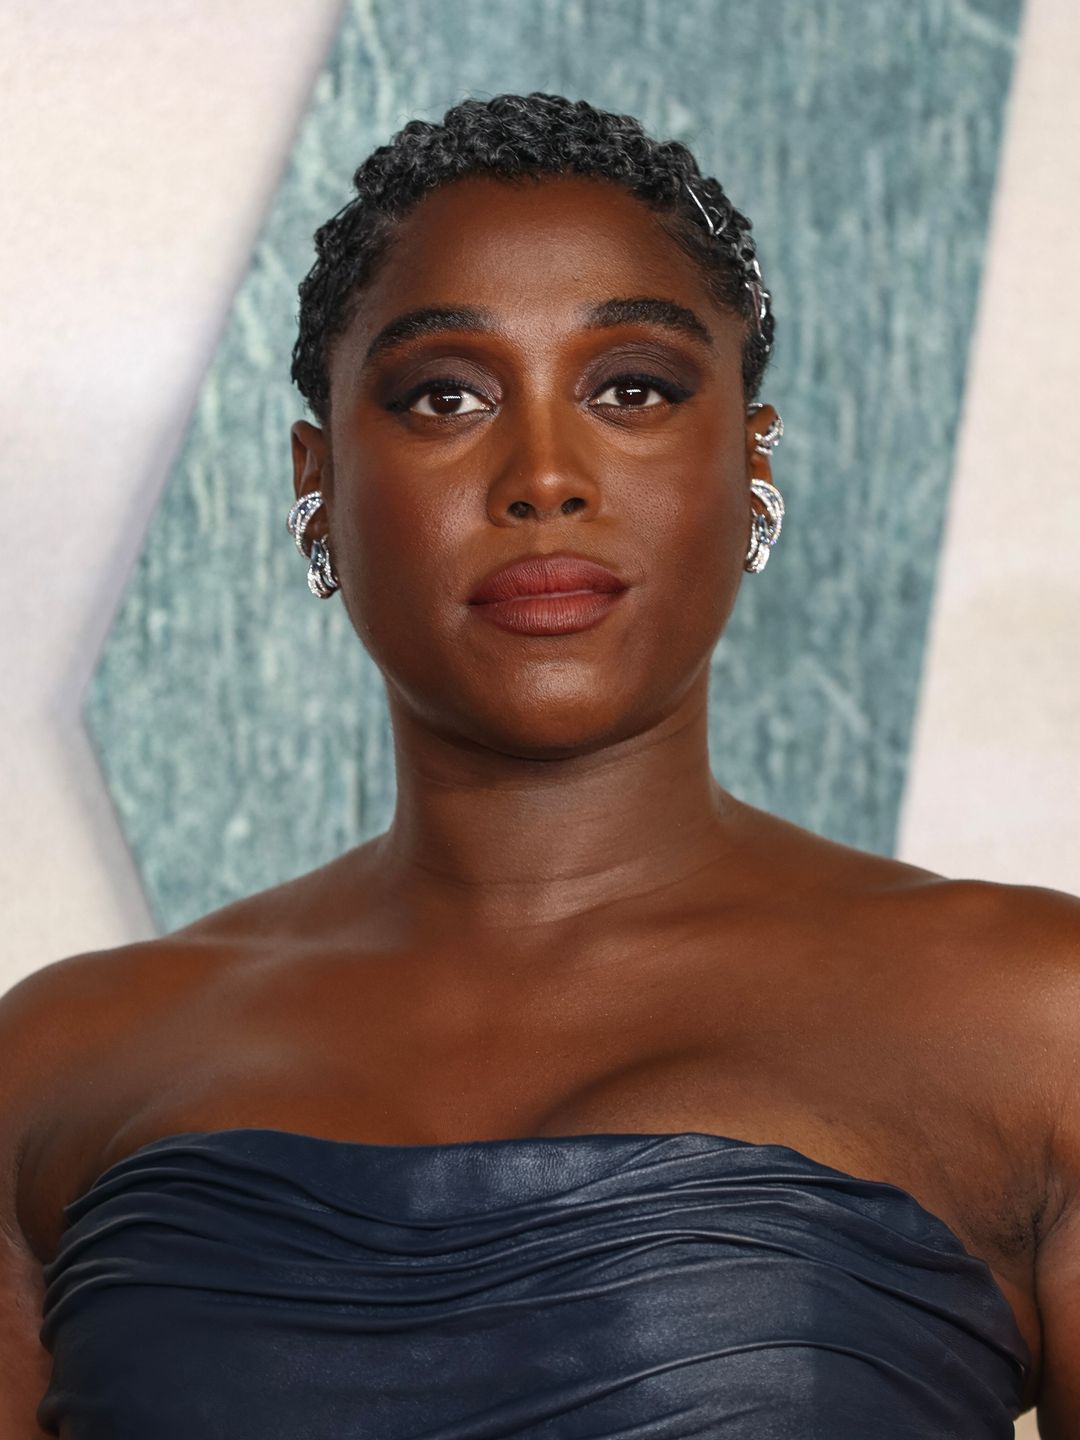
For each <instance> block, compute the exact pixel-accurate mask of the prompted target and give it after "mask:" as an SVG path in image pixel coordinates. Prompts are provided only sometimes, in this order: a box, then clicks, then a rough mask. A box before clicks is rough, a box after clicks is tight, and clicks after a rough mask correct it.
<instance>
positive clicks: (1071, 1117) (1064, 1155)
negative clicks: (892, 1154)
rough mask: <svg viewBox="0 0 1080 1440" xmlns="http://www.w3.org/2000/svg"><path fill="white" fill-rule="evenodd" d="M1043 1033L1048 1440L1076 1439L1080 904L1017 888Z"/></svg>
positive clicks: (1037, 1075) (1037, 1063)
mask: <svg viewBox="0 0 1080 1440" xmlns="http://www.w3.org/2000/svg"><path fill="white" fill-rule="evenodd" d="M1018 894H1019V897H1020V906H1021V911H1022V914H1021V917H1020V918H1021V919H1022V921H1023V933H1024V941H1025V959H1026V960H1027V962H1028V969H1029V972H1030V976H1031V983H1030V985H1029V987H1028V989H1027V996H1028V997H1029V998H1033V1000H1034V1015H1033V1017H1032V1018H1033V1019H1034V1020H1035V1021H1036V1025H1037V1028H1027V1030H1026V1034H1025V1036H1024V1038H1025V1041H1026V1044H1027V1048H1028V1050H1029V1052H1030V1053H1029V1057H1028V1058H1029V1065H1030V1070H1031V1074H1032V1080H1033V1083H1034V1084H1035V1086H1036V1087H1037V1090H1038V1093H1039V1095H1040V1098H1041V1101H1042V1106H1043V1113H1044V1115H1045V1130H1044V1134H1045V1136H1046V1150H1047V1166H1046V1173H1047V1187H1046V1195H1045V1203H1044V1205H1043V1211H1042V1214H1041V1216H1040V1217H1039V1222H1038V1227H1037V1235H1036V1240H1037V1248H1036V1257H1035V1298H1036V1303H1037V1305H1038V1310H1039V1319H1040V1323H1041V1329H1042V1367H1041V1371H1042V1373H1041V1384H1040V1390H1039V1397H1038V1404H1037V1414H1038V1422H1039V1433H1040V1435H1041V1436H1042V1440H1080V899H1078V898H1077V897H1075V896H1072V895H1067V894H1065V893H1064V892H1062V891H1057V890H1048V889H1037V888H1034V887H1031V888H1024V889H1022V890H1019V891H1018Z"/></svg>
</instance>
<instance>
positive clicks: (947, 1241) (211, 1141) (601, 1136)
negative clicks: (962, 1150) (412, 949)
mask: <svg viewBox="0 0 1080 1440" xmlns="http://www.w3.org/2000/svg"><path fill="white" fill-rule="evenodd" d="M245 1138H247V1139H250V1140H252V1141H254V1142H255V1143H262V1142H275V1143H278V1144H282V1145H286V1146H293V1147H295V1148H298V1149H304V1148H306V1149H308V1150H309V1151H319V1150H321V1151H324V1152H326V1153H328V1154H330V1153H338V1154H346V1155H355V1156H356V1157H357V1158H360V1159H362V1158H369V1159H371V1160H372V1161H377V1162H378V1163H379V1165H380V1167H382V1165H383V1164H384V1162H393V1161H396V1160H410V1159H413V1160H416V1161H417V1162H418V1163H422V1162H424V1161H427V1160H431V1161H433V1162H434V1161H437V1160H439V1159H440V1158H441V1157H444V1156H453V1155H456V1154H460V1155H461V1156H462V1157H463V1158H466V1159H467V1158H468V1157H469V1156H470V1155H475V1154H476V1152H483V1151H485V1150H487V1151H492V1152H507V1151H508V1152H515V1151H521V1152H522V1153H523V1154H529V1153H530V1152H531V1153H533V1154H536V1153H538V1152H540V1151H542V1150H543V1149H544V1148H545V1147H547V1148H555V1147H559V1146H569V1147H573V1148H575V1149H576V1148H578V1147H587V1146H589V1145H593V1146H597V1147H599V1148H601V1149H606V1150H613V1149H615V1148H617V1147H633V1146H637V1147H639V1148H641V1147H645V1146H648V1145H650V1144H652V1145H662V1144H665V1143H668V1144H672V1145H677V1143H678V1142H680V1141H686V1140H690V1141H694V1140H705V1141H709V1142H712V1144H713V1145H716V1146H720V1147H723V1148H725V1149H738V1150H741V1151H744V1152H745V1151H752V1152H755V1153H757V1154H760V1155H762V1156H774V1157H776V1158H777V1159H781V1158H783V1157H787V1159H788V1161H789V1162H793V1163H794V1164H795V1165H796V1166H798V1167H800V1168H803V1169H805V1170H807V1171H809V1172H811V1173H813V1174H816V1175H820V1176H822V1177H823V1178H825V1179H832V1180H835V1181H840V1182H845V1183H848V1184H851V1185H855V1186H858V1187H859V1188H860V1189H862V1190H864V1191H867V1190H868V1191H871V1192H873V1193H876V1194H878V1195H880V1196H881V1197H882V1198H883V1199H885V1198H888V1197H892V1198H893V1199H894V1200H895V1201H899V1202H900V1203H902V1204H903V1205H904V1206H905V1207H908V1208H909V1210H910V1212H911V1213H912V1214H913V1215H915V1216H917V1217H918V1219H919V1221H920V1223H921V1224H922V1226H923V1230H924V1232H925V1233H924V1238H928V1237H929V1238H931V1243H933V1241H936V1243H937V1247H938V1248H940V1249H942V1250H943V1251H944V1252H946V1253H951V1254H952V1255H954V1256H956V1257H957V1258H962V1259H964V1260H965V1261H967V1262H973V1263H974V1264H975V1265H976V1266H978V1267H980V1268H981V1270H982V1272H983V1278H984V1281H985V1284H986V1285H987V1286H988V1287H989V1290H990V1291H991V1292H992V1293H993V1295H994V1296H995V1298H996V1301H997V1303H998V1304H999V1305H1000V1306H1001V1307H1002V1310H1003V1313H1004V1314H1005V1315H1006V1316H1007V1317H1008V1320H1009V1321H1010V1322H1011V1326H1012V1330H1013V1333H1014V1337H1015V1339H1016V1341H1017V1342H1018V1344H1019V1346H1020V1347H1021V1348H1022V1350H1023V1353H1024V1355H1025V1356H1026V1357H1027V1360H1026V1364H1027V1365H1028V1366H1030V1363H1031V1352H1030V1349H1029V1347H1028V1344H1027V1341H1026V1339H1025V1337H1024V1334H1023V1332H1022V1331H1021V1329H1020V1326H1019V1323H1018V1321H1017V1319H1016V1314H1015V1311H1014V1310H1013V1307H1012V1302H1011V1301H1010V1300H1009V1298H1008V1296H1007V1295H1006V1294H1005V1292H1004V1290H1003V1289H1002V1288H1001V1286H1000V1284H999V1283H998V1280H997V1277H996V1276H995V1274H994V1272H993V1270H992V1269H991V1268H990V1265H989V1263H988V1262H987V1261H986V1260H984V1259H983V1258H982V1256H980V1255H976V1254H975V1253H974V1252H973V1251H971V1250H969V1249H968V1247H967V1245H966V1244H965V1242H964V1241H963V1240H962V1239H961V1238H960V1236H959V1235H958V1234H957V1233H956V1231H955V1230H954V1229H953V1228H952V1226H950V1225H949V1224H948V1223H947V1221H945V1220H943V1219H942V1218H941V1216H940V1215H937V1214H935V1213H934V1211H932V1210H928V1209H927V1207H926V1206H925V1205H924V1204H923V1203H922V1201H921V1200H918V1199H916V1197H915V1196H914V1195H913V1194H912V1193H911V1191H910V1190H905V1189H904V1188H903V1187H902V1186H900V1185H894V1184H893V1183H892V1182H891V1181H889V1180H873V1179H870V1178H868V1177H866V1176H862V1175H855V1174H853V1173H852V1172H851V1171H849V1170H840V1169H837V1168H836V1166H833V1165H827V1164H826V1163H825V1162H824V1161H823V1160H817V1159H815V1158H814V1157H813V1156H812V1155H808V1154H806V1152H805V1151H803V1150H797V1149H796V1148H795V1147H794V1146H793V1145H782V1144H779V1143H777V1142H772V1141H764V1142H761V1141H754V1140H743V1139H739V1138H737V1137H736V1136H733V1135H718V1134H716V1133H715V1132H714V1131H710V1130H675V1131H656V1130H647V1131H627V1130H613V1131H595V1132H594V1131H584V1132H577V1133H575V1134H571V1135H510V1136H498V1137H495V1138H493V1139H484V1140H442V1141H433V1142H427V1143H422V1144H413V1145H409V1144H404V1143H397V1144H386V1143H382V1142H378V1141H371V1140H339V1139H334V1138H331V1137H329V1136H325V1135H312V1134H310V1133H308V1132H307V1131H302V1130H285V1129H281V1128H279V1127H277V1126H271V1125H234V1126H227V1127H223V1128H220V1129H213V1130H177V1131H172V1132H170V1133H168V1134H165V1135H159V1136H156V1137H155V1138H154V1139H152V1140H147V1141H144V1142H143V1144H141V1145H138V1146H136V1147H135V1149H134V1150H130V1151H129V1152H128V1153H127V1154H126V1155H124V1156H122V1157H121V1158H120V1159H119V1160H115V1161H113V1162H112V1164H110V1165H109V1166H107V1167H106V1168H105V1169H104V1170H103V1171H101V1173H100V1174H99V1175H98V1177H97V1178H96V1179H95V1180H94V1181H92V1182H91V1184H90V1185H89V1186H88V1187H87V1189H86V1190H84V1191H83V1193H82V1195H80V1196H79V1197H78V1198H77V1199H76V1200H73V1201H72V1202H71V1203H70V1205H68V1206H65V1207H64V1209H65V1211H67V1210H70V1209H72V1208H74V1207H77V1206H79V1205H81V1203H82V1201H84V1200H85V1199H86V1198H87V1197H88V1196H89V1195H90V1193H91V1191H94V1190H96V1189H97V1188H98V1187H99V1186H103V1185H105V1183H106V1182H107V1181H108V1179H109V1178H110V1177H111V1176H112V1175H113V1174H114V1172H116V1171H119V1170H121V1168H122V1167H128V1166H131V1165H133V1164H137V1162H138V1161H139V1160H140V1159H142V1158H144V1157H146V1156H148V1155H149V1154H151V1153H152V1152H154V1151H156V1150H167V1149H168V1148H169V1147H170V1146H177V1145H180V1146H182V1145H183V1144H184V1142H194V1143H196V1144H199V1145H209V1146H211V1147H214V1146H222V1147H225V1146H228V1145H229V1144H230V1143H232V1142H235V1141H238V1140H243V1139H245Z"/></svg>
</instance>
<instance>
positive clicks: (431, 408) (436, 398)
mask: <svg viewBox="0 0 1080 1440" xmlns="http://www.w3.org/2000/svg"><path fill="white" fill-rule="evenodd" d="M402 408H403V409H407V410H409V411H410V412H411V413H412V414H413V415H431V416H443V415H471V414H473V413H474V411H477V410H486V409H487V408H488V407H487V406H486V405H485V404H484V402H483V401H482V400H481V399H480V397H479V396H478V395H474V394H473V392H472V391H471V390H466V389H465V387H464V385H446V384H443V383H439V384H435V385H428V386H427V388H426V389H424V390H423V391H422V392H421V393H420V394H419V395H415V396H414V398H412V399H411V400H410V401H409V402H408V404H407V405H405V406H403V407H402Z"/></svg>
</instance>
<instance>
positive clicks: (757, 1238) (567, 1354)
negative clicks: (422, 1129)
mask: <svg viewBox="0 0 1080 1440" xmlns="http://www.w3.org/2000/svg"><path fill="white" fill-rule="evenodd" d="M65 1218H66V1221H67V1228H66V1230H65V1233H64V1235H63V1238H62V1242H61V1245H60V1248H59V1250H58V1252H57V1255H56V1257H55V1259H54V1260H53V1261H52V1262H51V1263H50V1264H49V1265H47V1266H46V1269H45V1278H46V1282H47V1291H46V1295H45V1305H44V1314H43V1323H42V1327H41V1339H42V1342H43V1343H44V1345H45V1346H46V1347H47V1348H48V1349H49V1350H50V1351H51V1352H52V1354H53V1358H54V1368H53V1374H52V1380H51V1383H50V1386H49V1389H48V1392H47V1393H46V1395H45V1397H44V1399H43V1400H42V1402H41V1405H40V1407H39V1410H38V1422H39V1424H40V1425H41V1426H42V1428H43V1429H44V1430H45V1431H46V1432H47V1433H50V1434H55V1435H62V1436H63V1437H65V1440H211V1437H213V1440H217V1437H221V1440H225V1437H228V1440H353V1437H355V1440H496V1437H506V1436H547V1437H556V1436H557V1437H566V1440H586V1437H588V1440H616V1437H618V1440H644V1437H650V1440H690V1437H722V1440H870V1437H872V1440H892V1437H895V1440H900V1437H903V1440H931V1437H932V1440H944V1437H963V1440H991V1437H993V1440H998V1437H1000V1440H1008V1437H1011V1436H1012V1434H1013V1425H1012V1422H1013V1419H1014V1417H1015V1416H1016V1415H1017V1414H1018V1413H1019V1411H1020V1405H1021V1396H1022V1393H1023V1386H1024V1379H1025V1376H1026V1373H1027V1370H1028V1368H1029V1366H1030V1355H1029V1353H1028V1350H1027V1347H1026V1345H1025V1342H1024V1339H1023V1337H1022V1335H1021V1334H1020V1332H1019V1331H1018V1329H1017V1327H1016V1323H1015V1320H1014V1318H1013V1315H1012V1311H1011V1309H1010V1307H1009V1304H1008V1302H1007V1300H1006V1299H1005V1296H1004V1294H1003V1293H1002V1291H1001V1290H1000V1288H999V1287H998V1285H997V1284H996V1282H995V1281H994V1278H993V1275H992V1273H991V1271H990V1269H989V1267H988V1266H987V1265H986V1264H985V1262H983V1261H982V1260H980V1259H978V1258H977V1257H975V1256H973V1255H971V1254H970V1253H969V1252H968V1251H967V1250H966V1249H965V1247H964V1246H963V1244H962V1243H961V1242H960V1240H959V1239H958V1237H957V1236H956V1235H955V1234H954V1233H953V1232H952V1231H951V1230H950V1229H949V1228H948V1227H947V1226H946V1225H945V1223H944V1222H943V1221H942V1220H940V1219H938V1218H937V1217H936V1216H934V1215H932V1214H931V1213H929V1212H928V1211H927V1210H925V1209H923V1208H922V1207H921V1206H920V1204H919V1203H918V1202H917V1201H916V1200H915V1199H914V1197H913V1196H911V1195H909V1194H908V1193H907V1192H906V1191H903V1190H900V1189H898V1188H896V1187H895V1186H892V1185H888V1184H885V1183H883V1182H881V1181H870V1180H862V1179H857V1178H855V1177H853V1176H851V1175H848V1174H846V1173H844V1172H842V1171H838V1170H834V1169H832V1168H830V1167H829V1166H826V1165H823V1164H821V1163H820V1162H818V1161H815V1160H812V1159H810V1158H809V1157H807V1156H805V1155H803V1154H801V1153H800V1152H799V1151H796V1150H792V1149H789V1148H788V1147H786V1146H781V1145H755V1144H752V1143H750V1142H746V1141H741V1140H734V1139H729V1138H726V1137H722V1136H716V1135H709V1134H703V1133H698V1132H689V1133H684V1134H675V1135H637V1134H633V1135H631V1134H608V1135H573V1136H567V1137H553V1138H552V1137H543V1138H540V1137H535V1138H523V1139H509V1140H482V1141H469V1142H463V1143H450V1144H443V1145H422V1146H406V1145H369V1144H364V1143H359V1142H344V1141H336V1140H326V1139H320V1138H317V1137H314V1136H310V1135H302V1134H296V1133H293V1132H290V1131H282V1130H270V1129H255V1128H248V1129H236V1130H225V1131H209V1132H203V1131H199V1132H188V1133H184V1134H179V1135H171V1136H166V1137H164V1138H163V1139H160V1140H155V1141H152V1142H151V1143H149V1144H147V1145H144V1146H142V1147H141V1148H140V1149H139V1150H137V1151H135V1152H134V1153H133V1154H131V1155H129V1156H127V1157H126V1158H125V1159H123V1160H121V1161H119V1162H118V1163H117V1164H115V1165H113V1166H111V1167H110V1168H109V1169H108V1170H106V1171H105V1172H104V1173H103V1174H102V1175H101V1176H100V1177H99V1178H98V1180H97V1181H96V1182H95V1183H94V1184H93V1185H92V1187H91V1188H90V1189H89V1190H88V1191H86V1192H85V1194H83V1195H82V1196H80V1197H79V1198H78V1199H77V1200H75V1201H74V1202H73V1203H72V1204H71V1205H69V1206H68V1207H67V1208H66V1211H65Z"/></svg>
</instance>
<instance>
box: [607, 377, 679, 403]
mask: <svg viewBox="0 0 1080 1440" xmlns="http://www.w3.org/2000/svg"><path fill="white" fill-rule="evenodd" d="M604 395H613V396H614V397H615V398H614V399H613V400H604V399H603V398H602V397H603V396H604ZM650 396H652V399H650V398H649V397H650ZM662 402H663V396H662V395H661V394H660V392H659V391H658V390H656V389H654V388H653V386H652V385H638V384H636V383H635V382H634V381H632V380H623V381H620V382H619V384H617V385H609V386H608V387H607V389H606V390H602V391H601V392H600V394H599V395H598V396H597V397H596V403H597V404H598V405H618V406H619V407H620V408H626V407H627V406H632V407H633V408H634V409H642V408H644V407H646V406H649V405H659V404H661V403H662Z"/></svg>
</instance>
